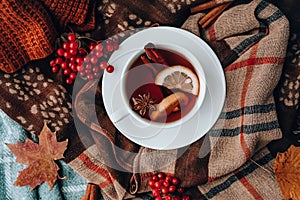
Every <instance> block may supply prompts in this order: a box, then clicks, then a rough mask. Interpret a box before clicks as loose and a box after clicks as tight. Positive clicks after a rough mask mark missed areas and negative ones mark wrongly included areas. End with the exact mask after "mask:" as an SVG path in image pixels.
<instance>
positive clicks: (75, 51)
mask: <svg viewBox="0 0 300 200" xmlns="http://www.w3.org/2000/svg"><path fill="white" fill-rule="evenodd" d="M69 52H70V54H71V55H72V56H76V55H77V49H70V50H69Z"/></svg>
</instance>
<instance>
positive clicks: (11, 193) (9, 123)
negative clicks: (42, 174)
mask: <svg viewBox="0 0 300 200" xmlns="http://www.w3.org/2000/svg"><path fill="white" fill-rule="evenodd" d="M28 136H29V135H28V133H27V132H26V131H25V130H24V129H22V127H21V126H20V125H19V124H17V123H16V122H14V121H13V120H11V119H10V118H9V117H8V116H7V115H6V114H5V113H4V112H3V111H1V110H0V200H21V199H22V200H37V199H39V200H77V199H78V200H79V199H80V198H81V197H83V196H84V194H85V189H86V185H87V181H86V180H85V179H83V178H82V177H81V176H79V175H78V174H77V173H76V172H74V171H73V170H72V169H71V168H70V167H69V166H68V165H67V164H66V163H64V162H63V161H58V162H57V163H58V165H59V166H60V169H61V170H60V174H61V176H62V177H63V176H66V177H67V179H66V180H58V181H56V183H55V185H54V187H53V189H52V190H51V191H49V186H48V185H47V184H46V183H43V184H41V185H40V186H38V187H37V188H35V189H34V190H32V191H30V189H29V187H28V186H25V187H15V186H14V185H13V184H14V182H15V180H16V179H17V176H18V172H19V171H20V170H22V169H24V168H25V167H26V166H25V165H23V164H20V163H17V162H16V157H15V156H14V155H13V154H12V153H11V152H10V150H9V149H8V148H7V146H6V145H5V143H9V144H14V143H16V142H24V141H25V138H26V137H28Z"/></svg>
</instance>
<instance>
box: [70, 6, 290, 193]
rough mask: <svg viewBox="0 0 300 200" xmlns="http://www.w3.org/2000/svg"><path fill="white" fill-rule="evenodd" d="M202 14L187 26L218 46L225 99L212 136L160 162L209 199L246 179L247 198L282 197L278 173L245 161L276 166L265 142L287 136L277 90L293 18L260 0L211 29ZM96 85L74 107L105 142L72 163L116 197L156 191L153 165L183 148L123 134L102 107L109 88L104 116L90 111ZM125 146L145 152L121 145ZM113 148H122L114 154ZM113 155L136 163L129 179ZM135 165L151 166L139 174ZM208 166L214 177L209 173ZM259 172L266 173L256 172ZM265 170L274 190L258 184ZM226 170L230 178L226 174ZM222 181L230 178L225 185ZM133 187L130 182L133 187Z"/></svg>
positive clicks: (87, 87)
mask: <svg viewBox="0 0 300 200" xmlns="http://www.w3.org/2000/svg"><path fill="white" fill-rule="evenodd" d="M200 16H201V14H198V15H195V16H191V17H190V18H189V19H188V20H187V21H186V22H185V24H184V25H183V26H182V28H184V29H188V30H190V31H192V32H194V33H197V32H198V33H199V34H200V35H201V37H202V38H204V39H205V40H206V41H207V42H208V43H209V44H210V45H211V46H212V47H213V48H214V50H215V52H216V53H217V54H218V56H219V58H220V60H221V62H222V64H223V66H224V70H225V74H226V80H227V91H228V92H227V99H226V103H225V107H224V109H223V112H222V114H221V116H220V119H219V120H218V122H217V124H216V125H215V126H214V127H213V129H212V130H211V131H210V132H209V133H208V134H207V140H205V139H201V140H199V141H197V142H195V143H194V144H192V145H191V146H190V147H188V149H187V150H186V152H184V154H182V155H181V157H180V158H179V159H178V160H177V161H176V162H171V163H168V164H166V165H165V166H164V167H161V168H160V169H159V170H160V171H164V172H167V173H170V174H175V175H176V176H178V177H179V178H180V179H181V180H182V184H183V185H184V186H192V185H195V184H198V185H199V188H200V190H201V192H203V193H204V195H205V197H206V198H209V199H213V198H216V199H217V198H219V195H218V194H220V193H226V194H228V195H229V194H230V193H231V192H232V187H234V188H236V185H237V184H238V183H236V182H235V181H236V180H239V182H240V185H243V186H244V187H245V188H246V189H247V191H248V192H247V193H246V194H244V197H245V198H246V197H247V199H251V198H256V197H268V198H270V199H278V198H280V191H279V188H278V186H277V184H276V181H275V179H274V176H273V177H271V176H258V174H261V172H264V171H263V170H256V169H257V168H258V166H256V165H255V164H253V163H252V164H249V163H247V164H246V165H245V163H246V162H247V161H248V160H249V159H250V158H251V157H253V155H255V157H254V158H253V159H256V157H257V159H258V160H257V162H258V163H260V164H261V165H266V167H270V165H272V159H273V158H272V156H271V155H270V153H266V150H265V149H264V148H265V147H266V145H267V144H268V143H269V142H270V141H272V140H276V139H279V138H281V131H280V129H279V123H278V121H277V115H276V109H275V102H274V97H273V90H274V89H275V86H276V85H277V83H278V81H279V78H280V75H281V70H282V66H283V63H284V58H285V53H286V47H287V41H288V36H289V26H288V21H287V19H286V18H285V17H284V16H283V14H282V13H281V12H280V11H279V10H278V9H277V8H276V7H274V6H273V5H270V4H269V3H267V2H265V1H259V0H255V1H252V2H251V3H249V4H241V5H237V6H234V7H233V8H231V9H229V10H228V11H226V12H224V13H223V14H222V15H221V17H220V18H218V20H217V21H216V22H215V23H214V24H213V26H211V27H210V28H209V29H207V30H201V31H199V29H198V26H197V21H198V20H199V17H200ZM96 90H97V91H100V88H98V89H97V82H89V83H88V84H86V85H85V86H84V87H83V88H82V89H81V90H80V91H79V93H78V94H77V96H76V99H75V103H74V108H75V110H76V113H77V117H78V118H79V119H80V120H81V123H83V124H84V125H86V126H87V127H88V129H86V130H85V131H87V130H90V131H91V135H92V136H93V137H94V139H95V141H97V142H96V144H95V145H92V146H90V147H88V148H87V149H86V150H85V151H84V152H83V153H82V154H80V155H79V156H78V157H77V158H75V159H74V160H72V161H71V162H69V165H70V166H71V167H72V168H74V169H75V170H76V171H77V172H78V173H80V174H81V175H82V176H83V177H86V178H87V179H88V180H90V181H92V182H96V183H98V184H99V185H100V187H101V188H102V194H103V196H105V197H106V198H109V199H123V198H129V197H132V196H131V195H132V194H135V193H138V192H145V191H148V190H149V188H147V187H146V182H147V179H148V178H149V174H151V172H153V165H156V164H155V161H159V160H165V159H169V160H172V158H173V159H174V158H176V156H178V155H180V152H181V151H183V150H182V149H177V150H170V151H158V150H153V149H148V148H144V147H138V146H137V145H135V144H133V143H132V142H131V141H128V140H126V138H123V136H122V135H121V134H120V133H118V132H117V131H116V130H115V129H114V128H113V127H112V124H111V123H109V122H108V123H106V122H107V120H105V119H106V118H107V116H106V115H105V112H103V111H102V112H101V109H103V105H101V103H99V104H97V102H101V92H99V94H98V98H99V99H98V98H96V101H95V102H96V105H97V106H98V110H99V111H98V116H97V117H98V121H99V122H98V121H95V118H94V115H92V114H91V113H90V111H91V109H93V106H94V105H93V103H94V101H92V102H89V101H86V98H84V97H86V96H87V95H92V94H93V91H96ZM101 106H102V108H101ZM96 110H97V108H96ZM99 123H100V126H99ZM79 131H80V130H79ZM81 131H82V130H81ZM79 134H80V133H79ZM209 146H210V155H209V159H207V157H205V159H203V158H200V157H199V154H201V153H203V151H205V150H204V149H205V147H209ZM118 148H121V149H124V150H126V151H132V152H137V153H135V154H134V155H132V154H128V153H127V154H125V153H124V154H122V153H120V152H118V153H115V152H117V149H118ZM262 149H264V150H263V151H262V152H263V155H262V156H259V155H260V154H259V153H258V152H259V151H260V150H262ZM105 152H114V153H112V154H110V155H109V157H106V156H105ZM174 160H175V159H174ZM207 160H208V168H207V166H206V163H207ZM112 162H116V163H117V164H119V165H120V166H121V167H123V168H122V169H123V170H129V171H130V170H132V171H130V172H132V173H133V174H130V173H128V174H130V180H128V181H129V185H124V183H123V184H122V182H121V180H120V179H119V177H124V175H123V176H121V175H120V172H119V171H118V170H115V169H111V166H110V163H112ZM151 165H152V166H151ZM149 166H150V167H149ZM206 168H207V169H206ZM135 169H138V170H139V169H144V170H145V169H148V171H147V170H146V172H147V173H138V174H136V173H134V170H135ZM201 170H202V171H201ZM206 170H208V177H205V175H206V174H204V173H205V172H206ZM236 170H240V171H236ZM233 171H235V173H234V174H230V175H229V178H228V177H224V175H228V174H229V173H231V172H233ZM199 172H200V173H199ZM252 172H253V173H252ZM257 176H258V177H259V178H256V179H257V180H253V178H254V177H257ZM125 177H126V176H125ZM220 177H222V178H221V179H219V178H220ZM261 177H264V179H265V181H267V182H268V183H269V184H270V187H271V188H272V189H271V190H272V191H273V193H272V194H270V190H269V189H264V188H263V187H262V186H260V187H259V185H258V184H256V185H255V183H256V182H257V181H258V180H259V179H260V178H261ZM204 178H208V181H209V183H207V184H204V185H203V184H202V185H201V183H202V182H203V181H204ZM224 178H225V179H227V180H226V181H224ZM214 180H216V181H214ZM222 182H225V183H224V184H223V185H222V184H221V183H222ZM230 182H231V184H229V183H230ZM225 186H226V187H227V188H226V187H225ZM126 188H130V189H129V192H130V193H131V194H130V193H128V190H126ZM132 188H133V189H132ZM216 188H217V189H218V188H219V191H218V190H217V189H216ZM220 188H221V189H220ZM223 190H225V191H223ZM233 190H234V189H233ZM237 190H239V191H240V192H242V191H243V190H240V189H237ZM237 195H238V194H237ZM246 195H247V196H246ZM231 196H232V195H231ZM222 197H223V196H222V195H220V198H222Z"/></svg>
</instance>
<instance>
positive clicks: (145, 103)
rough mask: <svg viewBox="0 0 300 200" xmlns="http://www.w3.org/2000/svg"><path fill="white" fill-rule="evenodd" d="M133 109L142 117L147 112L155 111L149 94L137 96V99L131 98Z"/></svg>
mask: <svg viewBox="0 0 300 200" xmlns="http://www.w3.org/2000/svg"><path fill="white" fill-rule="evenodd" d="M132 101H133V104H134V105H133V109H134V110H136V111H139V114H140V115H141V116H144V115H145V114H146V113H147V111H148V110H150V109H155V107H154V100H153V99H152V98H151V96H150V93H149V92H148V93H147V94H143V95H141V94H139V95H138V97H136V98H135V97H132Z"/></svg>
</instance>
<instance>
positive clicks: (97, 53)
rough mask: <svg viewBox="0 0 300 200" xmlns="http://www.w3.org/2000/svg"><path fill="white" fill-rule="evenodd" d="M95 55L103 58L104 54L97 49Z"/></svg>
mask: <svg viewBox="0 0 300 200" xmlns="http://www.w3.org/2000/svg"><path fill="white" fill-rule="evenodd" d="M95 56H97V57H98V58H101V57H102V56H103V52H102V51H96V53H95Z"/></svg>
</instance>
